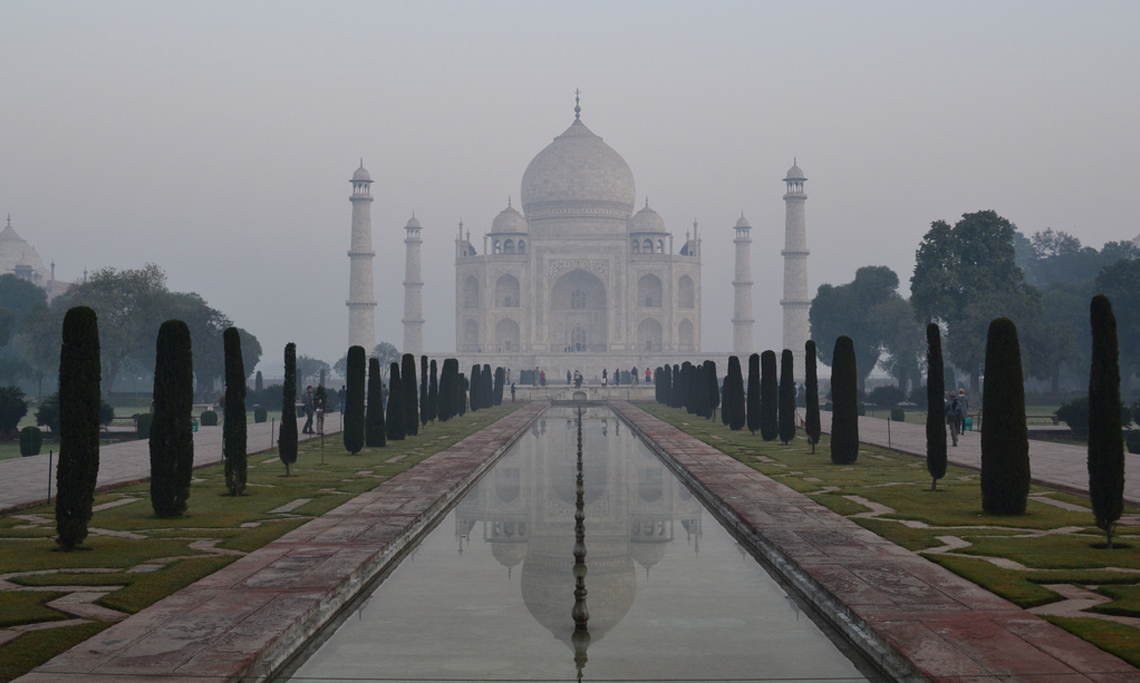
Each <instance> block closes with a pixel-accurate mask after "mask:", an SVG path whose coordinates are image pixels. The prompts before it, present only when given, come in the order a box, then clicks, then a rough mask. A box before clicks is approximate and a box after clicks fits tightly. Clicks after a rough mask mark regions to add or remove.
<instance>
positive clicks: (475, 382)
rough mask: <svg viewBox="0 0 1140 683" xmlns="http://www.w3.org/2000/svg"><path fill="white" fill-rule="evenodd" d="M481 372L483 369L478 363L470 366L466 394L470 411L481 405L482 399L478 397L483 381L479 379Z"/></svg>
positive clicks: (477, 408)
mask: <svg viewBox="0 0 1140 683" xmlns="http://www.w3.org/2000/svg"><path fill="white" fill-rule="evenodd" d="M482 372H483V370H482V368H480V366H479V364H478V363H476V364H474V365H472V366H471V375H470V377H471V385H470V387H469V396H468V401H469V406H470V408H471V412H475V411H477V410H479V409H480V408H482V407H483V399H481V398H480V397H479V392H480V391H481V390H482V389H483V382H482V380H481V379H480V375H481V374H482Z"/></svg>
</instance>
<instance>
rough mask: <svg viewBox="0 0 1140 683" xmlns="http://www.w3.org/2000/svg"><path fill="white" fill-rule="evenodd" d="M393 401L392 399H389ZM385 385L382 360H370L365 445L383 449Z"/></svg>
mask: <svg viewBox="0 0 1140 683" xmlns="http://www.w3.org/2000/svg"><path fill="white" fill-rule="evenodd" d="M389 400H391V398H389ZM385 429H386V427H385V425H384V385H383V382H382V380H381V379H380V359H379V358H369V359H368V402H367V404H366V405H365V408H364V445H365V446H367V447H368V448H381V447H383V446H384V445H385V438H386V435H385Z"/></svg>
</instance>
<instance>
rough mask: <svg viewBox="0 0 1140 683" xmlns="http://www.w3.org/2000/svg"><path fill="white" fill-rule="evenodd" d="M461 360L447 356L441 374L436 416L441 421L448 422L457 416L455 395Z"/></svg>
mask: <svg viewBox="0 0 1140 683" xmlns="http://www.w3.org/2000/svg"><path fill="white" fill-rule="evenodd" d="M458 383H459V361H457V360H456V359H454V358H445V359H444V361H443V369H442V370H441V371H440V375H439V396H438V397H437V399H436V401H437V402H436V418H438V419H439V421H440V422H447V421H448V420H450V419H451V418H453V417H455V414H456V412H457V410H458V408H457V406H456V404H455V395H456V393H457V392H458V389H457V388H456V385H457V384H458Z"/></svg>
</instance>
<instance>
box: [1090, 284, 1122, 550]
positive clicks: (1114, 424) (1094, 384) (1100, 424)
mask: <svg viewBox="0 0 1140 683" xmlns="http://www.w3.org/2000/svg"><path fill="white" fill-rule="evenodd" d="M1089 311H1090V320H1091V323H1092V368H1091V369H1090V371H1089V458H1088V465H1089V498H1090V499H1091V501H1092V506H1093V515H1094V516H1095V517H1096V525H1097V528H1099V529H1103V530H1104V533H1105V539H1106V541H1107V543H1108V547H1109V548H1110V549H1111V548H1112V530H1113V527H1115V526H1116V520H1118V519H1120V514H1121V513H1122V512H1124V438H1123V436H1122V435H1121V425H1120V422H1121V420H1120V359H1119V351H1118V350H1117V342H1116V316H1114V315H1113V313H1112V304H1111V303H1109V301H1108V297H1106V296H1104V295H1103V294H1097V295H1096V296H1094V297H1093V300H1092V303H1091V304H1090V306H1089Z"/></svg>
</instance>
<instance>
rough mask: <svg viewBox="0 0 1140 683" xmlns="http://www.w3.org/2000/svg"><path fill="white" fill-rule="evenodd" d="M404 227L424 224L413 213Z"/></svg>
mask: <svg viewBox="0 0 1140 683" xmlns="http://www.w3.org/2000/svg"><path fill="white" fill-rule="evenodd" d="M365 173H366V174H367V173H368V171H365ZM404 227H405V228H422V227H424V226H422V225H420V219H418V218H416V214H414V213H413V214H412V217H411V218H409V219H408V224H407V225H405V226H404Z"/></svg>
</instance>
